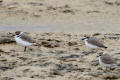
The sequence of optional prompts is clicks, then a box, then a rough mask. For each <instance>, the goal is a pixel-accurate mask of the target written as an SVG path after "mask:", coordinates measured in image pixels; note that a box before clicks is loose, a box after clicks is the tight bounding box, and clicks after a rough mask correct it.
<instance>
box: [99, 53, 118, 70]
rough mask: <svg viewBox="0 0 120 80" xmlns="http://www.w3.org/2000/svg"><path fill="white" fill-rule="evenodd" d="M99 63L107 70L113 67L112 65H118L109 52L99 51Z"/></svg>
mask: <svg viewBox="0 0 120 80" xmlns="http://www.w3.org/2000/svg"><path fill="white" fill-rule="evenodd" d="M99 64H100V65H101V66H102V68H103V69H104V68H105V69H106V70H107V68H109V69H111V67H113V66H117V63H116V60H115V59H114V58H112V57H111V56H110V55H109V54H107V53H99Z"/></svg>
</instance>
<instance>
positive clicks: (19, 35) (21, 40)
mask: <svg viewBox="0 0 120 80" xmlns="http://www.w3.org/2000/svg"><path fill="white" fill-rule="evenodd" d="M14 38H15V41H16V43H17V44H19V45H21V46H24V51H26V47H27V46H31V45H36V44H37V43H36V42H35V41H33V40H32V39H31V37H30V36H28V35H27V34H26V33H24V32H21V31H16V32H15V34H14Z"/></svg>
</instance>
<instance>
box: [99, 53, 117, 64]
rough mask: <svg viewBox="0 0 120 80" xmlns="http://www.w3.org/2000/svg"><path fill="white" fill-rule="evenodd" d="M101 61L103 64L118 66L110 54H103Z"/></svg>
mask: <svg viewBox="0 0 120 80" xmlns="http://www.w3.org/2000/svg"><path fill="white" fill-rule="evenodd" d="M101 60H102V62H104V63H105V64H116V61H115V59H114V58H112V57H111V56H110V55H108V54H103V55H102V56H101Z"/></svg>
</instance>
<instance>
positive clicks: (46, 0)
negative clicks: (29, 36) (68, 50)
mask: <svg viewBox="0 0 120 80" xmlns="http://www.w3.org/2000/svg"><path fill="white" fill-rule="evenodd" d="M119 4H120V2H119V0H114V1H113V0H101V1H98V0H75V1H73V0H60V1H59V0H52V1H51V0H39V1H37V0H27V1H26V0H20V1H19V0H14V1H13V0H3V2H1V3H0V30H1V31H2V30H11V31H15V30H23V31H34V32H35V31H38V32H77V33H94V32H102V33H109V32H111V31H112V32H115V33H116V32H120V27H119V26H120V13H119V12H120V9H119V8H120V6H119Z"/></svg>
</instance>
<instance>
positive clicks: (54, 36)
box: [0, 32, 120, 80]
mask: <svg viewBox="0 0 120 80" xmlns="http://www.w3.org/2000/svg"><path fill="white" fill-rule="evenodd" d="M29 35H30V36H32V38H33V39H34V40H36V41H37V42H38V43H39V44H40V45H38V46H30V47H28V48H27V51H26V52H24V51H23V50H24V47H22V46H19V45H17V44H16V43H15V41H14V39H13V38H12V37H11V32H3V33H1V37H0V80H106V79H110V80H114V79H115V80H119V79H120V73H119V72H120V67H116V68H115V69H113V70H111V71H108V72H104V71H103V70H102V69H101V67H100V65H99V63H98V57H97V56H98V53H99V52H101V50H98V51H94V52H93V51H92V50H91V49H89V48H88V47H86V46H85V45H84V42H83V41H82V40H81V38H82V37H83V34H65V33H30V34H29ZM96 37H98V38H100V39H101V40H102V41H103V42H104V43H105V45H106V46H108V49H106V50H104V51H105V52H107V53H108V54H110V55H112V56H113V57H114V58H116V59H117V62H118V64H120V47H119V46H120V45H119V44H120V39H119V38H120V34H100V35H98V36H96ZM6 39H7V40H6ZM8 39H9V40H8ZM1 41H2V42H1Z"/></svg>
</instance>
